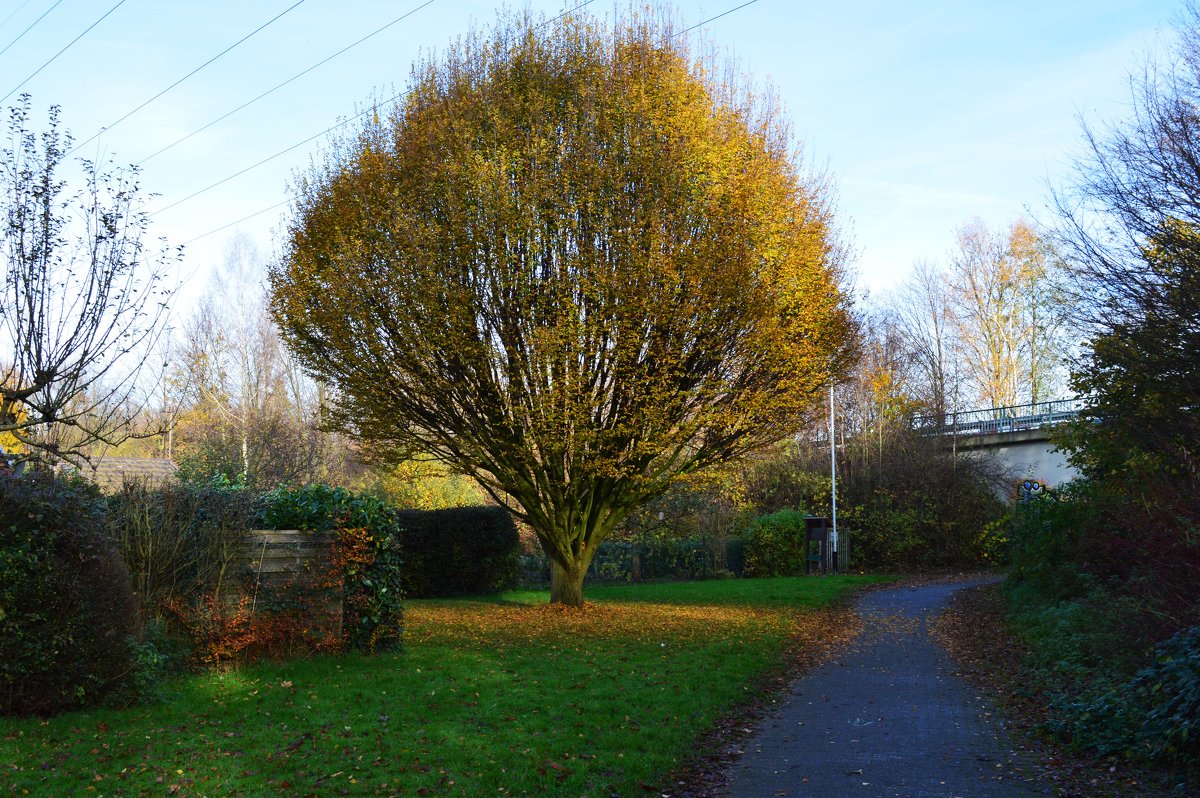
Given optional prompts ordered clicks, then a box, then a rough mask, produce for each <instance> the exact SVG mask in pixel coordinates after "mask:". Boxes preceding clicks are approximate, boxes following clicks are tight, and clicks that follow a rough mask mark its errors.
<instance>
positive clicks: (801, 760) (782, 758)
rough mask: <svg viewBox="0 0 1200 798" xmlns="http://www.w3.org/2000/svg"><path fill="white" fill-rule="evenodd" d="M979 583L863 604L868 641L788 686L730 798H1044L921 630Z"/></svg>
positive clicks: (878, 595) (898, 593)
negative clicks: (958, 593) (959, 594)
mask: <svg viewBox="0 0 1200 798" xmlns="http://www.w3.org/2000/svg"><path fill="white" fill-rule="evenodd" d="M982 581H983V580H971V581H961V582H954V583H942V584H932V585H921V586H915V587H901V588H892V589H887V590H881V591H877V592H873V593H867V594H866V595H864V596H863V597H862V598H861V599H860V601H859V604H858V611H859V613H860V614H861V615H862V616H863V619H864V621H865V631H864V632H863V634H862V635H861V636H860V637H859V638H858V640H857V641H855V643H854V644H852V646H851V647H850V648H849V649H848V650H847V651H846V652H845V653H844V654H843V655H842V656H841V657H839V658H837V659H835V660H833V661H831V662H829V663H828V664H826V665H824V666H822V667H821V668H819V669H817V670H815V671H813V672H810V673H809V674H807V675H805V676H804V677H802V678H801V679H799V680H797V681H796V682H795V683H793V684H792V686H791V688H790V690H789V693H788V694H787V695H786V696H785V698H784V699H783V700H781V701H780V708H779V709H778V711H776V712H775V713H774V714H772V715H770V716H768V717H767V718H765V719H764V720H763V721H762V722H761V723H760V724H759V726H758V728H757V730H756V731H755V733H754V735H752V736H751V737H749V738H748V739H747V740H746V743H745V750H744V754H743V756H742V757H741V758H740V759H739V760H738V762H737V764H736V765H734V766H733V768H732V769H731V772H730V781H729V790H728V793H727V795H729V796H730V797H731V798H772V797H773V796H779V797H781V798H800V797H801V796H818V797H819V798H840V797H841V796H849V797H850V798H877V797H878V798H884V797H885V796H886V798H894V797H895V796H903V797H904V798H923V797H924V796H937V798H955V797H957V798H968V796H987V797H988V798H1016V797H1018V796H1020V797H1021V798H1025V797H1026V796H1035V795H1049V794H1051V791H1050V789H1049V788H1048V787H1046V786H1044V785H1039V784H1036V783H1035V782H1034V781H1033V780H1032V779H1033V777H1032V776H1031V775H1030V774H1032V773H1033V772H1034V771H1033V769H1032V768H1031V767H1030V766H1029V763H1028V762H1027V761H1025V760H1024V759H1023V756H1022V753H1021V752H1020V751H1018V750H1016V749H1014V747H1013V745H1012V744H1011V742H1010V741H1009V739H1008V736H1007V734H1006V732H1005V730H1004V729H1003V727H1002V726H1001V724H1000V721H999V720H998V718H997V717H996V716H995V714H994V713H992V711H991V708H990V707H989V705H988V703H987V701H985V700H984V699H983V698H982V697H981V696H980V695H979V694H978V693H977V692H975V691H974V690H972V688H971V687H970V686H969V685H968V684H967V683H966V682H964V681H963V680H962V679H960V678H959V677H957V676H956V675H954V667H953V664H952V663H951V661H950V660H949V658H948V656H947V655H946V653H945V652H944V651H943V650H942V649H941V648H940V647H939V646H938V645H937V644H936V643H935V642H933V640H931V639H930V637H929V634H928V623H929V621H930V620H931V619H932V618H934V617H935V616H936V615H937V614H938V613H939V612H940V611H941V610H942V609H943V608H944V606H945V603H946V600H947V599H948V598H949V597H950V595H951V594H953V593H954V592H955V591H957V590H960V589H962V588H964V587H970V586H973V585H977V584H981V582H982Z"/></svg>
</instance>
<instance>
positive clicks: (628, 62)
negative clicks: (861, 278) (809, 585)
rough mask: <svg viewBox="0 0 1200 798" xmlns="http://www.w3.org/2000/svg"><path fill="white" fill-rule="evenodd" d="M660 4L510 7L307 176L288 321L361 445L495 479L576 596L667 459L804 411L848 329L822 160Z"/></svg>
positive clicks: (283, 289) (421, 70)
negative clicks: (538, 11)
mask: <svg viewBox="0 0 1200 798" xmlns="http://www.w3.org/2000/svg"><path fill="white" fill-rule="evenodd" d="M732 74H733V73H732V71H729V70H725V69H723V68H722V66H721V65H720V64H718V63H716V62H715V61H714V60H713V59H712V58H697V57H695V56H694V54H693V52H692V50H691V48H690V47H689V46H688V44H687V41H686V38H685V37H684V36H681V35H679V34H678V32H677V31H676V30H675V29H673V27H672V24H671V23H670V22H669V21H667V20H664V19H663V18H662V17H661V16H660V15H656V14H650V15H649V16H642V17H637V18H635V19H633V20H632V21H626V22H624V23H621V24H619V25H618V26H616V27H615V28H608V27H605V26H604V25H602V24H600V23H597V22H595V21H592V20H589V19H586V18H583V17H574V16H566V17H563V18H559V19H555V20H552V21H549V22H544V21H539V20H535V19H532V18H530V17H529V16H511V15H510V16H505V17H502V18H501V19H500V20H499V22H498V23H497V25H496V26H495V28H494V29H493V30H492V31H491V32H488V33H476V34H472V35H469V36H466V37H464V38H463V39H461V40H459V41H458V42H457V43H456V44H455V45H454V46H452V47H451V48H450V49H449V50H448V51H446V52H445V53H444V54H442V55H441V56H440V57H435V58H432V59H430V60H428V61H426V62H424V63H421V64H419V65H418V66H417V67H415V68H414V70H413V73H412V76H411V89H410V91H409V92H408V94H407V95H405V97H404V99H403V100H401V101H400V102H399V104H397V105H396V106H395V107H392V108H390V109H381V110H379V111H378V112H377V113H376V114H375V115H373V116H372V117H371V118H370V119H369V120H368V121H367V122H365V123H364V125H363V126H362V128H361V130H360V131H358V133H357V135H356V136H355V137H353V138H350V139H347V140H342V141H339V142H336V143H335V145H334V146H333V147H331V148H330V155H329V157H328V158H327V159H326V160H325V161H324V162H323V163H322V164H320V165H318V166H316V167H314V169H313V170H311V172H310V173H309V174H308V175H306V176H305V177H303V178H302V179H300V180H299V181H298V185H297V186H296V188H295V197H294V211H293V216H292V220H291V223H290V229H289V236H288V241H287V246H286V251H285V253H284V257H283V258H282V261H281V263H280V264H279V266H278V267H277V268H276V269H275V270H274V272H273V273H272V275H271V287H272V291H273V309H274V313H275V315H276V318H277V320H278V322H279V324H280V327H281V328H282V330H283V333H284V335H285V337H286V339H287V341H288V343H289V344H290V345H291V346H292V347H293V349H294V351H295V352H296V353H297V355H298V357H299V358H300V359H301V361H302V362H303V363H304V364H305V366H306V368H307V369H308V370H309V371H310V372H311V374H312V375H313V376H314V377H316V378H317V379H319V380H321V381H323V382H326V383H328V384H330V385H332V386H334V387H335V388H336V389H337V395H338V403H339V404H338V414H339V416H338V417H339V418H340V420H341V423H342V424H343V425H344V426H345V427H346V428H347V429H348V430H350V431H351V432H353V433H354V434H355V435H357V436H359V437H360V438H362V439H363V440H364V441H365V442H367V443H368V444H370V446H371V448H372V449H373V450H375V451H379V450H385V451H386V450H394V451H397V452H402V451H411V450H420V451H423V452H425V453H428V454H432V455H433V456H435V457H437V458H439V459H440V460H442V461H443V462H445V463H446V464H448V465H449V466H451V467H452V468H454V469H457V470H461V471H462V472H464V473H466V474H469V475H471V476H472V477H474V478H475V479H476V480H477V481H478V482H479V484H480V485H482V486H483V487H484V488H485V489H486V490H487V491H488V492H489V493H491V494H492V495H493V496H495V497H497V498H511V499H513V500H515V502H516V503H517V504H518V505H519V506H518V507H517V508H516V510H515V511H516V513H517V515H518V516H519V517H520V518H521V519H523V520H524V521H526V522H527V523H528V524H529V525H530V526H531V527H532V529H533V530H534V531H535V532H536V534H537V537H538V540H539V541H540V542H541V545H542V547H543V548H544V550H545V552H546V554H547V556H548V558H549V560H550V563H551V600H552V601H556V602H562V603H566V604H572V605H579V604H581V603H582V601H583V587H582V585H583V577H584V573H585V572H586V571H587V568H588V564H589V563H590V562H591V559H592V556H593V555H594V553H595V551H596V547H597V546H598V545H599V544H600V542H601V541H602V540H604V538H605V536H607V535H608V534H609V533H610V532H611V531H612V530H613V528H614V527H615V526H616V525H617V524H618V523H620V521H621V520H622V519H623V518H625V517H626V516H627V515H628V513H629V512H630V511H632V510H633V509H634V508H635V507H637V506H638V504H640V503H641V502H643V501H645V500H646V499H648V498H650V497H653V496H655V495H658V494H660V493H662V492H663V491H664V490H665V489H666V488H667V487H669V486H670V485H671V483H672V482H673V480H675V479H677V478H678V477H679V476H680V475H682V474H686V473H688V472H692V471H696V470H697V469H701V468H704V467H706V466H710V465H713V464H716V463H720V462H723V461H727V460H730V459H731V458H736V457H738V456H740V455H742V454H744V453H745V452H747V451H749V450H753V449H755V448H757V447H761V446H764V445H766V444H767V443H770V442H773V441H776V440H779V439H780V438H782V437H784V436H787V435H788V434H790V433H792V432H794V431H795V430H796V429H797V428H798V427H799V426H801V425H802V424H804V423H805V421H806V419H807V417H808V415H809V414H810V413H811V412H812V411H813V407H814V398H815V397H816V396H817V394H818V393H819V392H820V391H821V389H822V387H823V386H828V385H829V384H830V381H831V380H832V379H835V378H836V376H837V375H839V374H840V373H842V372H843V370H844V369H845V366H846V364H847V362H848V360H849V359H850V357H851V356H852V354H853V349H854V347H853V342H854V340H855V324H854V320H853V317H852V313H851V310H850V307H849V299H848V297H847V294H846V292H845V290H844V289H843V287H842V278H843V274H842V271H841V254H842V253H841V250H840V248H839V245H838V242H837V239H836V235H835V231H834V227H833V219H832V215H831V214H832V209H831V205H830V193H829V187H828V185H827V184H826V183H825V182H823V181H822V180H821V179H819V178H818V177H814V176H812V175H811V174H809V173H808V172H806V171H805V169H803V168H802V167H801V165H800V163H799V161H798V154H797V151H796V148H795V146H794V143H793V141H792V139H791V137H790V133H789V130H788V127H787V124H786V122H785V120H784V119H783V118H782V116H781V115H780V112H779V108H778V105H777V104H775V103H773V102H770V101H768V100H767V99H764V98H763V97H760V96H758V95H755V94H753V93H752V92H751V91H750V90H749V89H748V88H747V87H746V86H744V85H743V84H742V83H740V82H734V80H733V79H732V78H727V77H726V75H731V76H732Z"/></svg>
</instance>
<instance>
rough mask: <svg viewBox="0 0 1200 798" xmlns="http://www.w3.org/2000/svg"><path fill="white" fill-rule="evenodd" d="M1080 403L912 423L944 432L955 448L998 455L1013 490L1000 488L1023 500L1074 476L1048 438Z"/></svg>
mask: <svg viewBox="0 0 1200 798" xmlns="http://www.w3.org/2000/svg"><path fill="white" fill-rule="evenodd" d="M1084 402H1085V400H1083V399H1058V400H1055V401H1052V402H1037V403H1034V404H1027V405H1014V406H1012V407H993V408H988V409H986V410H968V411H963V412H957V413H948V414H946V415H945V416H917V417H915V418H914V419H913V427H914V428H915V429H918V430H921V431H923V432H926V433H928V434H930V435H944V436H946V438H947V442H948V444H949V445H950V446H952V447H954V449H955V450H956V451H964V452H987V453H989V454H991V455H993V456H995V457H997V458H998V459H999V460H1000V462H1001V463H1003V464H1004V465H1005V467H1006V470H1007V472H1008V474H1009V475H1010V477H1011V480H1012V489H1011V490H1009V489H1008V487H1007V486H1005V488H1003V489H1000V490H998V492H1003V493H1005V494H1006V497H1008V496H1013V495H1015V496H1016V497H1017V498H1026V497H1028V496H1031V495H1037V494H1038V493H1040V492H1041V491H1042V490H1044V489H1045V488H1047V487H1054V486H1056V485H1061V484H1062V483H1064V482H1067V481H1068V480H1071V479H1074V478H1075V477H1076V476H1077V474H1076V471H1075V469H1074V468H1072V467H1071V464H1070V463H1069V462H1067V458H1066V455H1065V454H1063V453H1062V452H1060V451H1059V450H1058V449H1056V448H1054V445H1053V444H1052V443H1051V442H1050V430H1051V429H1052V428H1053V427H1054V426H1056V425H1058V424H1063V423H1065V422H1068V421H1072V420H1074V419H1075V417H1076V416H1077V415H1078V414H1079V410H1080V408H1081V407H1082V406H1083V404H1084Z"/></svg>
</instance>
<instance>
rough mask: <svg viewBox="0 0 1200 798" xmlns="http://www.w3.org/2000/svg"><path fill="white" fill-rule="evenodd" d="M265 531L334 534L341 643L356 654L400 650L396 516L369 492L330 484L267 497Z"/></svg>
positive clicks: (400, 563)
mask: <svg viewBox="0 0 1200 798" xmlns="http://www.w3.org/2000/svg"><path fill="white" fill-rule="evenodd" d="M259 524H260V525H261V526H262V527H263V528H265V529H301V530H309V531H317V532H324V531H329V532H333V533H334V534H335V536H336V546H337V552H336V555H335V566H336V567H337V569H338V570H339V572H340V576H341V577H342V579H343V580H344V588H343V591H344V592H343V599H342V612H343V615H342V623H343V626H342V630H343V635H344V637H345V641H344V642H345V645H346V647H348V648H351V649H356V650H360V651H368V652H375V651H386V650H393V649H396V648H399V646H400V642H401V635H402V632H403V619H404V604H403V601H402V598H403V595H404V589H403V578H404V571H403V567H402V566H403V559H402V552H401V537H400V524H399V519H398V516H397V512H396V511H395V510H394V509H392V508H391V507H390V506H388V505H387V504H386V503H385V502H383V501H382V500H381V499H378V498H376V497H374V496H371V495H370V494H365V493H354V492H352V491H349V490H346V489H345V488H335V487H331V486H329V485H307V486H305V487H302V488H280V489H278V490H274V491H271V492H270V493H267V494H266V495H265V496H264V498H263V509H262V510H261V513H260V516H259Z"/></svg>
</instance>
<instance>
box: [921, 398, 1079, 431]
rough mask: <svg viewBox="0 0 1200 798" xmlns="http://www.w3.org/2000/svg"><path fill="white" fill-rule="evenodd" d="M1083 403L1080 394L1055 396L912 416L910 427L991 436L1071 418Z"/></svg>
mask: <svg viewBox="0 0 1200 798" xmlns="http://www.w3.org/2000/svg"><path fill="white" fill-rule="evenodd" d="M1086 403H1087V399H1086V398H1084V397H1080V398H1076V399H1055V400H1053V401H1050V402H1035V403H1032V404H1025V405H1013V406H1011V407H992V408H988V409H986V410H963V411H959V412H955V413H946V414H945V415H941V416H939V415H932V416H914V417H913V421H912V423H913V429H915V430H919V431H921V432H926V433H929V434H932V435H937V434H947V435H949V434H954V435H991V434H996V433H1000V432H1019V431H1021V430H1030V429H1041V428H1042V427H1048V426H1052V425H1054V424H1062V423H1063V422H1066V421H1072V420H1074V418H1075V417H1076V416H1077V415H1079V411H1080V409H1081V408H1083V406H1084V405H1085V404H1086Z"/></svg>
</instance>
